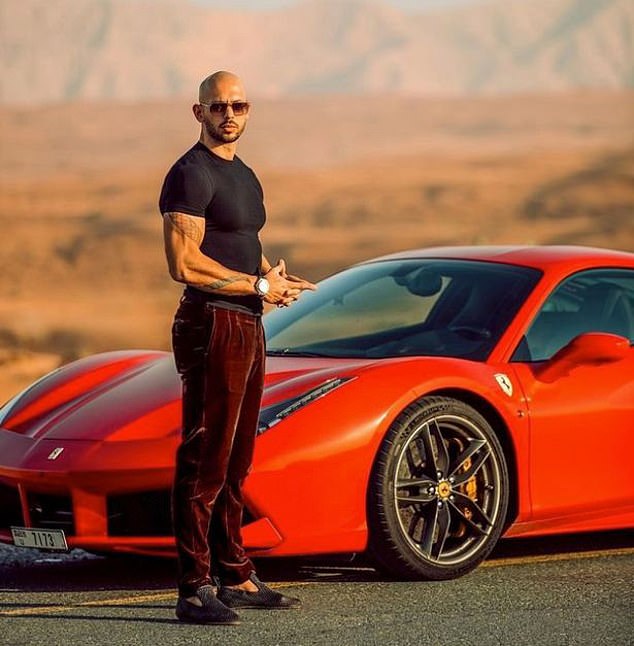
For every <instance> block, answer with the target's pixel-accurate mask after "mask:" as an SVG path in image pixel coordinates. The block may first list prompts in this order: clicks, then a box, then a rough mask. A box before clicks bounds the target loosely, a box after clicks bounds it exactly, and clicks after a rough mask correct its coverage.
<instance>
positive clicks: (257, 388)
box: [172, 297, 265, 597]
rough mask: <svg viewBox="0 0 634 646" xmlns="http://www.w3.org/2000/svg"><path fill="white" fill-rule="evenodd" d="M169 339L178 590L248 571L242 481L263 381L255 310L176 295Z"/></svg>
mask: <svg viewBox="0 0 634 646" xmlns="http://www.w3.org/2000/svg"><path fill="white" fill-rule="evenodd" d="M172 344H173V348H174V358H175V360H176V367H177V369H178V371H179V373H180V375H181V379H182V383H183V437H182V442H181V444H180V446H179V448H178V450H177V453H176V472H175V477H174V489H173V496H172V517H173V522H174V535H175V538H176V548H177V551H178V569H179V574H178V588H179V594H180V595H181V596H185V597H189V596H193V595H195V594H196V589H197V588H198V587H200V586H201V585H207V584H209V583H211V582H212V577H214V576H216V577H218V578H219V579H220V581H221V582H222V583H224V584H228V585H232V584H238V583H242V582H243V581H246V579H248V578H249V575H250V574H251V573H252V572H254V571H255V568H254V567H253V564H252V563H251V561H250V560H249V559H248V558H247V556H246V554H245V551H244V549H243V547H242V536H241V533H240V526H241V520H242V509H243V507H244V503H243V499H242V484H243V482H244V479H245V478H246V476H247V474H248V473H249V470H250V468H251V462H252V459H253V447H254V443H255V434H256V430H257V423H258V417H259V412H260V400H261V398H262V389H263V384H264V356H265V352H264V334H263V331H262V322H261V317H259V316H255V315H250V314H247V313H242V312H238V311H235V310H229V309H225V308H221V307H218V306H214V305H213V304H211V303H204V302H203V303H197V302H193V301H192V300H190V299H188V298H187V297H183V298H182V299H181V302H180V305H179V308H178V310H177V312H176V316H175V318H174V325H173V328H172Z"/></svg>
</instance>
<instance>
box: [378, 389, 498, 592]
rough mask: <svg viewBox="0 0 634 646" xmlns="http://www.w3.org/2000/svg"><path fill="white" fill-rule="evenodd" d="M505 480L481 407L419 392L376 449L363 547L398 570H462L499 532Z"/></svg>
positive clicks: (431, 573) (443, 575) (412, 574)
mask: <svg viewBox="0 0 634 646" xmlns="http://www.w3.org/2000/svg"><path fill="white" fill-rule="evenodd" d="M508 483H509V478H508V471H507V466H506V462H505V459H504V453H503V451H502V447H501V445H500V442H499V441H498V439H497V437H496V435H495V433H494V431H493V429H492V428H491V425H490V424H489V423H488V422H487V421H486V419H485V418H484V417H483V416H482V415H481V414H480V413H478V412H477V411H476V410H475V409H473V408H472V407H471V406H468V405H467V404H465V403H464V402H462V401H459V400H456V399H453V398H449V397H424V398H422V399H420V400H419V401H417V402H415V403H414V404H412V405H410V406H408V407H407V408H406V409H405V410H404V411H403V413H401V415H399V417H398V418H397V419H396V420H395V422H394V424H393V425H392V427H391V428H390V430H389V431H388V433H387V435H386V437H385V439H384V440H383V444H382V445H381V448H380V450H379V453H378V455H377V459H376V462H375V465H374V469H373V473H372V479H371V482H370V491H369V496H368V520H369V528H370V543H369V552H370V555H371V556H372V557H373V559H374V561H375V562H376V564H377V565H378V567H379V568H380V569H383V570H385V571H386V572H388V573H390V574H392V575H396V576H399V577H405V578H418V579H435V580H440V579H452V578H455V577H458V576H461V575H463V574H466V573H467V572H469V571H471V570H473V569H474V568H475V567H476V566H477V565H478V564H479V563H480V562H481V561H483V560H484V559H485V558H486V557H487V555H488V554H489V553H490V552H491V550H492V549H493V547H494V546H495V543H496V542H497V540H498V538H499V537H500V534H501V533H502V529H503V526H504V519H505V515H506V508H507V504H508V496H509V491H508V489H509V484H508Z"/></svg>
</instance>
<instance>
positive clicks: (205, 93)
mask: <svg viewBox="0 0 634 646" xmlns="http://www.w3.org/2000/svg"><path fill="white" fill-rule="evenodd" d="M223 87H225V88H226V87H233V88H234V89H239V91H240V93H241V94H242V95H243V96H244V85H243V84H242V81H241V80H240V77H238V76H237V75H236V74H234V73H233V72H225V71H223V70H221V71H219V72H214V73H213V74H210V75H209V76H208V77H207V78H206V79H205V80H204V81H203V82H202V83H201V84H200V87H199V88H198V101H200V102H201V103H205V102H208V101H210V100H213V99H214V97H215V96H216V95H217V94H218V90H219V89H220V88H223Z"/></svg>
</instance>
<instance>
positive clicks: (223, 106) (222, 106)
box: [200, 101, 251, 116]
mask: <svg viewBox="0 0 634 646" xmlns="http://www.w3.org/2000/svg"><path fill="white" fill-rule="evenodd" d="M200 105H206V106H207V107H208V108H209V112H211V114H226V112H227V108H231V109H232V110H233V114H235V115H237V116H241V115H243V114H246V113H247V112H248V111H249V108H250V107H251V104H250V103H249V102H248V101H214V102H213V103H202V102H201V104H200Z"/></svg>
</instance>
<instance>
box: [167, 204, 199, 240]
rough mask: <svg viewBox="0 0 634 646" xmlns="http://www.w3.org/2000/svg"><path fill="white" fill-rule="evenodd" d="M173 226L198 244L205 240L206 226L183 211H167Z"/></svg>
mask: <svg viewBox="0 0 634 646" xmlns="http://www.w3.org/2000/svg"><path fill="white" fill-rule="evenodd" d="M165 215H167V217H168V218H169V220H170V222H171V223H172V226H173V227H174V228H175V229H176V230H177V231H179V232H180V233H182V234H183V235H184V236H186V237H187V238H190V239H191V240H193V241H194V242H195V243H196V244H197V245H199V244H200V243H201V242H202V241H203V236H204V228H203V227H201V226H199V225H198V223H197V222H196V220H195V219H194V218H193V217H191V216H188V215H183V214H182V213H174V212H170V213H166V214H165Z"/></svg>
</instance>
